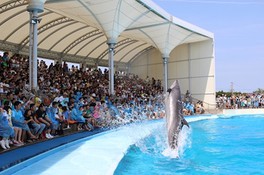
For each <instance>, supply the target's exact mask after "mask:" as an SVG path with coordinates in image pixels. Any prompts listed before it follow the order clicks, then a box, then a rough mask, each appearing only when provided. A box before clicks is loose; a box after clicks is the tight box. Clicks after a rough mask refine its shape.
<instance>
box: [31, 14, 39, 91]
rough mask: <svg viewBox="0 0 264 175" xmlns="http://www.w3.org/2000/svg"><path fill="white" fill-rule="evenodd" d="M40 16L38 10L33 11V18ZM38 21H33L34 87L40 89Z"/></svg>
mask: <svg viewBox="0 0 264 175" xmlns="http://www.w3.org/2000/svg"><path fill="white" fill-rule="evenodd" d="M37 18H38V12H37V11H36V10H34V11H33V19H37ZM37 60H38V22H34V23H33V48H32V63H33V64H32V70H33V72H32V73H33V74H32V75H33V76H32V89H34V90H35V92H36V91H37V90H38V63H37Z"/></svg>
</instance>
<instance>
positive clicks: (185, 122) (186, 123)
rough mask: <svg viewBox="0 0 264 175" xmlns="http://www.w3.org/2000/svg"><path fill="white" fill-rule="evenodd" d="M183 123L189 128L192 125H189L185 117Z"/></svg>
mask: <svg viewBox="0 0 264 175" xmlns="http://www.w3.org/2000/svg"><path fill="white" fill-rule="evenodd" d="M182 124H183V125H186V126H188V128H190V126H189V124H188V122H187V121H186V120H185V118H183V120H182Z"/></svg>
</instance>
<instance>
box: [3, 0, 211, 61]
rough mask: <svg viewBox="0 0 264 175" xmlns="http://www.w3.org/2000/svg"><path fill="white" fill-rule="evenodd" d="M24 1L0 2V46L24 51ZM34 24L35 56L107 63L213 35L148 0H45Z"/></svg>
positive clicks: (26, 25)
mask: <svg viewBox="0 0 264 175" xmlns="http://www.w3.org/2000/svg"><path fill="white" fill-rule="evenodd" d="M27 6H28V1H27V0H1V2H0V14H1V15H0V48H1V49H6V50H8V49H9V50H13V51H16V52H18V53H28V45H29V37H28V36H29V13H28V12H27ZM39 17H40V18H41V19H42V20H41V22H40V24H39V25H38V41H39V42H38V48H39V56H42V57H46V58H53V59H60V58H62V59H64V60H67V61H74V62H84V61H85V62H87V63H88V64H89V62H90V63H91V64H94V63H98V64H99V65H100V64H102V65H104V64H105V65H107V63H108V62H107V59H108V45H107V43H116V45H115V56H114V59H115V62H119V63H125V64H126V63H129V62H130V61H132V60H134V58H135V57H137V56H138V54H140V53H143V52H144V51H146V50H149V49H152V48H157V49H159V50H160V52H161V53H162V54H163V55H164V56H169V54H170V52H171V51H172V49H174V48H175V47H177V46H178V45H180V44H184V43H192V42H198V41H203V40H207V39H212V38H213V37H214V36H213V34H212V33H210V32H208V31H206V30H203V29H201V28H199V27H197V26H194V25H192V24H189V23H187V22H185V21H182V20H180V19H178V18H176V17H173V16H171V15H169V14H168V13H167V12H165V11H164V10H162V9H161V8H159V7H158V6H157V5H156V4H154V3H153V2H152V1H150V0H47V1H46V3H45V9H44V12H43V13H40V14H39Z"/></svg>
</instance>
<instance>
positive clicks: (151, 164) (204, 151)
mask: <svg viewBox="0 0 264 175" xmlns="http://www.w3.org/2000/svg"><path fill="white" fill-rule="evenodd" d="M187 121H188V122H190V126H191V129H187V128H185V129H184V130H183V132H182V133H183V134H182V137H181V149H180V150H179V151H180V155H179V156H180V158H178V159H177V158H172V156H171V155H172V153H171V152H169V151H167V152H166V150H167V144H166V134H165V126H164V123H165V121H164V120H158V121H151V122H143V123H140V124H132V125H129V126H124V127H121V128H118V129H115V130H111V131H107V132H104V133H100V134H97V135H94V136H92V137H88V138H84V139H81V140H78V141H75V142H72V143H70V144H67V145H63V146H61V147H58V148H56V149H54V150H51V151H49V152H47V153H45V154H42V155H39V156H37V157H34V158H32V159H29V160H27V161H25V162H23V163H21V164H18V165H16V166H14V167H11V168H9V169H7V170H5V171H4V172H2V173H3V174H27V175H30V174H45V175H49V174H65V175H66V174H93V175H96V174H98V175H106V174H115V175H120V174H125V175H130V174H131V175H132V174H133V175H134V174H140V175H144V174H148V175H149V174H157V175H160V174H166V175H170V174H264V170H262V169H263V167H264V147H263V143H264V115H242V116H235V117H232V116H216V115H214V116H198V117H189V118H187Z"/></svg>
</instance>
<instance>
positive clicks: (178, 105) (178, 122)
mask: <svg viewBox="0 0 264 175" xmlns="http://www.w3.org/2000/svg"><path fill="white" fill-rule="evenodd" d="M165 106H166V122H167V133H168V143H169V146H170V148H171V149H176V148H177V147H178V137H179V133H180V131H181V129H182V127H183V126H184V125H186V126H188V127H189V125H188V123H187V121H186V120H185V119H184V117H183V113H182V109H183V104H182V101H181V90H180V86H179V82H178V80H176V81H174V83H173V84H172V85H171V87H170V88H169V89H168V90H167V93H166V98H165Z"/></svg>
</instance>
